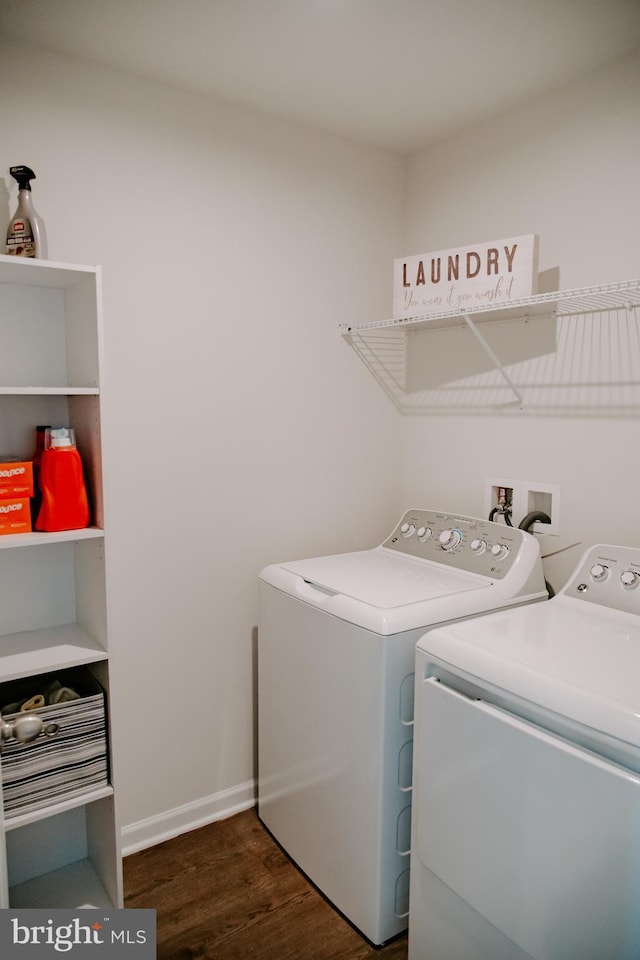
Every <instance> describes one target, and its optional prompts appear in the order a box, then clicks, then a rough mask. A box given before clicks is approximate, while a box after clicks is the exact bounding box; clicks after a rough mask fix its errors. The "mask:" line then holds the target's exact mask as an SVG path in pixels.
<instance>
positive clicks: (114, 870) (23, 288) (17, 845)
mask: <svg viewBox="0 0 640 960" xmlns="http://www.w3.org/2000/svg"><path fill="white" fill-rule="evenodd" d="M101 299H102V298H101V274H100V268H99V267H89V266H79V265H70V264H62V263H54V262H52V261H44V260H23V259H19V258H15V257H7V256H0V455H16V456H18V457H19V458H20V459H24V460H29V459H31V457H32V455H33V450H34V446H35V427H36V425H37V424H40V423H51V424H53V425H61V424H66V425H69V426H72V427H73V428H74V429H75V433H76V441H77V445H78V448H79V450H80V453H81V455H82V459H83V464H84V468H85V478H86V482H87V488H88V493H89V498H90V502H91V504H92V523H93V526H91V527H90V528H88V529H86V530H73V531H65V532H63V533H36V532H34V533H27V534H22V535H15V536H0V683H3V682H5V681H9V680H15V679H18V678H25V677H29V676H32V675H36V674H45V673H54V674H55V672H56V671H60V670H63V669H68V668H70V667H75V666H80V665H82V666H84V667H86V668H88V669H89V670H90V671H91V672H92V673H93V674H94V676H95V677H96V679H97V680H98V681H99V683H100V684H101V685H102V687H103V689H104V691H105V696H106V698H107V701H109V692H110V683H109V674H110V665H109V645H108V632H107V592H106V576H105V545H104V517H103V498H102V455H101V429H100V387H101V364H102V312H101V311H102V305H101ZM109 714H110V710H109V708H108V706H107V716H109ZM107 741H108V744H109V743H110V737H109V736H107ZM109 769H110V770H112V769H113V764H112V762H111V761H110V763H109ZM0 798H1V794H0ZM122 905H123V892H122V867H121V853H120V835H119V828H118V822H117V817H116V810H115V797H114V789H113V785H112V782H110V783H109V784H108V785H107V786H105V787H101V788H99V789H94V790H92V791H91V792H87V793H84V794H83V795H82V796H80V797H74V798H72V799H67V800H65V801H62V802H59V803H56V804H52V805H51V806H48V807H46V808H44V809H42V810H37V811H35V812H33V813H27V814H21V815H17V816H10V817H9V816H5V814H4V810H3V808H2V806H1V805H0V908H6V907H12V908H18V907H48V908H55V907H65V908H77V907H82V906H95V907H105V908H110V907H121V906H122Z"/></svg>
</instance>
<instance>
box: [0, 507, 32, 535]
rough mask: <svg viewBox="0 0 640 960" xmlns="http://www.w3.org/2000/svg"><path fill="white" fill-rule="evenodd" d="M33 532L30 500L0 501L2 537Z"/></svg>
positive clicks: (0, 533) (0, 530)
mask: <svg viewBox="0 0 640 960" xmlns="http://www.w3.org/2000/svg"><path fill="white" fill-rule="evenodd" d="M30 531H31V501H30V500H0V536H2V535H3V534H8V533H29V532H30Z"/></svg>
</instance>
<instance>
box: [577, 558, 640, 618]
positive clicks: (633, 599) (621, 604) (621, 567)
mask: <svg viewBox="0 0 640 960" xmlns="http://www.w3.org/2000/svg"><path fill="white" fill-rule="evenodd" d="M562 593H564V594H566V595H567V596H569V597H575V598H576V599H578V600H583V601H585V602H587V603H598V604H601V605H602V606H605V607H612V608H614V609H615V610H624V611H626V612H627V613H637V614H640V548H638V547H616V546H613V545H611V544H606V543H599V544H596V546H594V547H591V549H590V550H587V552H586V553H585V554H584V556H583V557H582V560H581V561H580V563H579V565H578V566H577V567H576V569H575V571H574V572H573V574H572V576H571V579H570V580H569V582H568V583H567V585H566V587H565V588H564V590H563V591H562Z"/></svg>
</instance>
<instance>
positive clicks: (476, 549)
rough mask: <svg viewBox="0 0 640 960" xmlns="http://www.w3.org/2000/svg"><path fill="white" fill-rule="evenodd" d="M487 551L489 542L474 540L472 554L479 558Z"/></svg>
mask: <svg viewBox="0 0 640 960" xmlns="http://www.w3.org/2000/svg"><path fill="white" fill-rule="evenodd" d="M486 549H487V541H486V540H477V539H476V540H472V541H471V553H475V554H476V556H478V557H479V556H480V555H481V554H483V553H484V552H485V550H486Z"/></svg>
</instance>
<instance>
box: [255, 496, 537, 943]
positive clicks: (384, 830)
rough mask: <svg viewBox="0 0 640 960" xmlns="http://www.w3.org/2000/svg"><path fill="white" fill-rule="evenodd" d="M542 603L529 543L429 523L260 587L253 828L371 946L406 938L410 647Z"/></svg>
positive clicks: (412, 522)
mask: <svg viewBox="0 0 640 960" xmlns="http://www.w3.org/2000/svg"><path fill="white" fill-rule="evenodd" d="M546 598H547V592H546V589H545V585H544V576H543V571H542V563H541V560H540V555H539V547H538V543H537V541H536V540H535V539H534V538H533V537H532V536H530V535H529V534H526V533H523V531H521V530H517V529H514V528H512V527H507V526H504V525H503V524H497V523H490V522H489V521H488V520H476V519H473V518H469V517H461V516H455V515H452V514H449V513H438V512H436V511H431V510H411V511H409V512H408V513H406V514H405V516H404V517H403V518H402V519H401V521H400V522H399V523H398V525H397V527H396V529H395V530H394V531H393V532H392V533H391V535H390V536H389V537H388V538H387V540H385V542H384V543H383V544H381V545H380V546H379V547H375V548H374V549H372V550H364V551H360V552H357V553H347V554H338V555H335V556H329V557H320V558H316V559H311V560H301V561H294V562H292V563H280V564H275V565H273V566H269V567H267V568H266V569H264V570H263V571H262V573H261V574H260V617H259V631H258V733H259V749H258V767H259V776H258V813H259V816H260V819H261V820H262V822H263V823H264V824H265V826H266V827H267V828H268V829H269V830H270V832H271V833H272V834H273V836H274V837H275V838H276V840H278V841H279V843H280V844H281V845H282V847H283V848H284V849H285V850H286V852H287V853H288V854H289V855H290V857H291V858H292V859H293V860H294V861H295V862H296V864H297V865H298V866H299V867H300V868H301V869H302V870H303V871H304V873H305V874H307V876H308V877H309V878H310V879H311V881H312V882H313V883H314V884H315V885H316V886H317V887H318V888H319V889H320V890H321V891H322V892H323V893H324V894H325V896H326V897H327V898H328V899H329V900H330V901H331V902H332V903H333V904H334V905H335V906H336V907H337V908H338V909H339V910H340V911H341V912H342V913H343V914H344V915H345V916H346V917H347V918H348V919H349V920H350V921H351V922H352V923H353V925H354V926H355V927H357V928H358V929H359V930H360V931H361V932H362V933H363V934H364V935H365V937H367V938H368V939H369V940H370V941H371V942H372V943H374V944H376V945H378V944H381V943H383V942H385V941H386V940H388V939H390V938H391V937H393V936H395V935H396V934H398V933H401V932H402V931H403V930H404V929H406V926H407V913H408V907H409V850H410V839H411V771H412V740H413V729H412V724H413V693H414V677H413V672H414V654H415V645H416V642H417V640H418V638H419V637H420V636H421V635H422V634H423V633H424V630H425V628H428V627H431V626H433V625H435V624H441V623H445V622H448V621H451V620H456V619H462V618H466V617H472V616H474V615H477V614H482V613H487V612H488V611H490V610H495V609H497V608H499V607H505V606H511V605H513V604H522V603H529V602H531V601H536V600H543V599H546Z"/></svg>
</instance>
